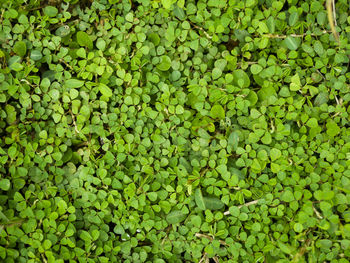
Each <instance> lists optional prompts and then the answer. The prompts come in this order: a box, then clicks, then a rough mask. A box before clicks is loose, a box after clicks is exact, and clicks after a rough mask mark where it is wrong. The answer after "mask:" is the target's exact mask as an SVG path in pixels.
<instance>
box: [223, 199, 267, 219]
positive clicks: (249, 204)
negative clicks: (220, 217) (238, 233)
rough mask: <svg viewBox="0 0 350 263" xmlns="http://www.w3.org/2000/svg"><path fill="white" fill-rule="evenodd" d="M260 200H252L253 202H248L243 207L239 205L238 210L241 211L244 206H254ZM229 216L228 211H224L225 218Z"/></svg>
mask: <svg viewBox="0 0 350 263" xmlns="http://www.w3.org/2000/svg"><path fill="white" fill-rule="evenodd" d="M260 200H261V199H257V200H254V201H251V202H248V203H245V204H243V205H239V206H238V208H239V209H241V208H242V207H246V206H251V205H256V204H257V203H258V202H259V201H260ZM229 214H230V211H226V212H225V213H224V215H225V216H227V215H229Z"/></svg>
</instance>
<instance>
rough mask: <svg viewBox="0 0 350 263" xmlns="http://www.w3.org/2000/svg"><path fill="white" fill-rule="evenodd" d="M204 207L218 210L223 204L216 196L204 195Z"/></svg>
mask: <svg viewBox="0 0 350 263" xmlns="http://www.w3.org/2000/svg"><path fill="white" fill-rule="evenodd" d="M204 202H205V207H206V208H207V209H209V210H220V209H221V208H223V207H224V206H225V205H224V203H223V202H222V201H221V200H220V199H218V198H216V197H204Z"/></svg>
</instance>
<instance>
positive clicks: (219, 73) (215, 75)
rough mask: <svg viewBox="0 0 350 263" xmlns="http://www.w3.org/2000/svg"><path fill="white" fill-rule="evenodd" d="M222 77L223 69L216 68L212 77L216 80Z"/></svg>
mask: <svg viewBox="0 0 350 263" xmlns="http://www.w3.org/2000/svg"><path fill="white" fill-rule="evenodd" d="M221 75H222V71H221V69H219V68H214V69H213V73H212V77H213V79H214V80H215V79H218V78H220V77H221Z"/></svg>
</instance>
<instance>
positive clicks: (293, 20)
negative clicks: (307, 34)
mask: <svg viewBox="0 0 350 263" xmlns="http://www.w3.org/2000/svg"><path fill="white" fill-rule="evenodd" d="M298 19H299V15H298V13H297V12H293V13H291V14H290V16H289V25H290V26H294V25H295V24H296V23H297V22H298Z"/></svg>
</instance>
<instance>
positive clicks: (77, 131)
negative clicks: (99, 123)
mask: <svg viewBox="0 0 350 263" xmlns="http://www.w3.org/2000/svg"><path fill="white" fill-rule="evenodd" d="M69 112H70V114H71V116H72V121H73V125H74V130H75V132H76V133H80V131H79V130H78V126H77V123H76V122H75V117H74V115H73V113H72V112H71V111H69Z"/></svg>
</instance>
